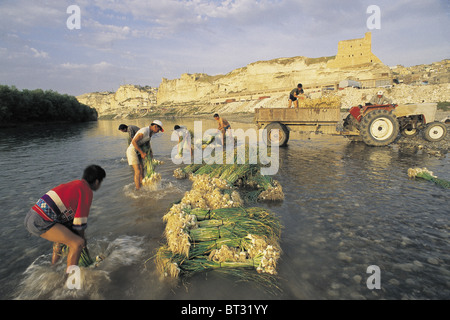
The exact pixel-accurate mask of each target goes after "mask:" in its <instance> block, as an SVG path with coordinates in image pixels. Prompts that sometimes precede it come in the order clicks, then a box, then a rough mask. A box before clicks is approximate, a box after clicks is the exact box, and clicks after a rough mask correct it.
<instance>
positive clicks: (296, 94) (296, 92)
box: [288, 83, 304, 108]
mask: <svg viewBox="0 0 450 320" xmlns="http://www.w3.org/2000/svg"><path fill="white" fill-rule="evenodd" d="M303 93H304V91H303V85H302V84H301V83H299V84H298V85H297V88H294V89H292V91H291V93H290V94H289V105H288V108H291V106H292V102H293V103H294V107H296V108H298V99H299V98H300V95H301V94H303Z"/></svg>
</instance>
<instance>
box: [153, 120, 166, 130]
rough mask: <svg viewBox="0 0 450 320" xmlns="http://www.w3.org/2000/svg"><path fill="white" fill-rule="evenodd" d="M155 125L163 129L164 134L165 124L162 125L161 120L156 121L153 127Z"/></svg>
mask: <svg viewBox="0 0 450 320" xmlns="http://www.w3.org/2000/svg"><path fill="white" fill-rule="evenodd" d="M153 124H156V125H158V126H159V127H160V128H161V132H164V129H163V124H162V122H161V121H159V120H154V121H153V122H152V125H153Z"/></svg>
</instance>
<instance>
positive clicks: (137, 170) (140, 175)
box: [133, 164, 144, 190]
mask: <svg viewBox="0 0 450 320" xmlns="http://www.w3.org/2000/svg"><path fill="white" fill-rule="evenodd" d="M133 169H134V184H135V186H136V190H139V189H140V188H141V181H142V179H144V170H143V168H142V166H141V164H133Z"/></svg>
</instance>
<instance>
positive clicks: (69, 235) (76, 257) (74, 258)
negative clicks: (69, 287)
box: [41, 223, 85, 268]
mask: <svg viewBox="0 0 450 320" xmlns="http://www.w3.org/2000/svg"><path fill="white" fill-rule="evenodd" d="M41 237H42V238H44V239H46V240H49V241H52V242H56V243H62V244H65V245H66V246H68V247H69V254H68V255H67V268H69V267H70V266H77V265H78V261H80V256H81V251H82V250H83V248H84V246H85V241H84V239H83V238H81V237H80V236H78V235H76V234H75V233H73V232H72V231H70V230H69V229H68V228H66V227H65V226H63V225H62V224H59V223H57V224H55V225H54V226H53V227H52V228H51V229H50V230H48V231H47V232H46V233H44V234H42V235H41Z"/></svg>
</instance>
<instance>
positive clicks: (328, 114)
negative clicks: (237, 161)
mask: <svg viewBox="0 0 450 320" xmlns="http://www.w3.org/2000/svg"><path fill="white" fill-rule="evenodd" d="M436 111H437V104H436V103H422V104H409V105H395V104H389V105H371V104H367V105H365V106H362V105H360V106H355V107H352V108H350V110H349V114H348V116H347V117H346V118H345V119H344V122H343V127H342V120H341V119H342V118H341V112H340V109H339V108H258V109H255V122H256V124H257V127H258V128H259V129H261V128H264V129H266V133H265V135H264V140H265V141H266V143H267V144H268V145H270V144H271V143H272V142H275V141H276V142H277V143H278V144H279V146H285V145H287V143H288V141H289V136H290V132H291V131H298V132H315V133H323V134H330V135H340V136H345V137H347V138H349V139H351V140H361V141H363V142H364V143H366V144H367V145H370V146H387V145H389V144H391V143H392V142H394V141H395V140H396V139H397V137H398V135H399V133H400V134H402V135H403V136H406V137H413V136H416V135H417V134H419V132H423V134H424V138H425V139H426V140H428V141H430V142H437V141H441V140H443V139H444V138H445V137H446V135H447V126H446V125H445V124H444V123H442V122H437V121H435V117H436Z"/></svg>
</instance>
